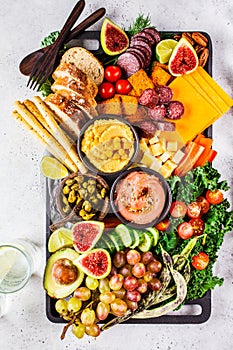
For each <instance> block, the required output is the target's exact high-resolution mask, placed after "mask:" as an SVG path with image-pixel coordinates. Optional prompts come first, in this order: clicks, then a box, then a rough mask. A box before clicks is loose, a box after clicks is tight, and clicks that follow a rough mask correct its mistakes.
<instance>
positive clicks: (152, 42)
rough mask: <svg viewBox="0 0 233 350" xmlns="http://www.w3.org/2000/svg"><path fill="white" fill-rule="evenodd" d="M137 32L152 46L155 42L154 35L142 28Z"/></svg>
mask: <svg viewBox="0 0 233 350" xmlns="http://www.w3.org/2000/svg"><path fill="white" fill-rule="evenodd" d="M138 34H140V36H142V37H144V38H146V39H147V40H148V41H149V45H150V46H153V45H154V44H155V43H156V40H155V38H154V36H153V35H152V34H150V33H147V32H145V31H144V29H143V30H142V31H141V32H139V33H138Z"/></svg>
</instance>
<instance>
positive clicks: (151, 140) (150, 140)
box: [149, 135, 159, 145]
mask: <svg viewBox="0 0 233 350" xmlns="http://www.w3.org/2000/svg"><path fill="white" fill-rule="evenodd" d="M157 142H159V138H158V136H157V135H155V136H154V137H152V138H151V139H149V144H150V145H154V144H155V143H157Z"/></svg>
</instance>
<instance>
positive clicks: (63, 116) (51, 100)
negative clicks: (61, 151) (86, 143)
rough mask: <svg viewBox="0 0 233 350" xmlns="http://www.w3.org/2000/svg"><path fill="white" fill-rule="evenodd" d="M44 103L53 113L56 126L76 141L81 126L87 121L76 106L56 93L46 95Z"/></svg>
mask: <svg viewBox="0 0 233 350" xmlns="http://www.w3.org/2000/svg"><path fill="white" fill-rule="evenodd" d="M45 103H46V104H47V105H48V106H49V108H50V109H51V110H52V111H53V112H54V115H55V118H56V121H57V122H58V124H59V125H60V126H61V127H62V128H63V129H64V130H65V131H66V132H67V133H68V134H69V136H70V137H71V138H72V139H74V140H76V139H77V137H78V135H79V132H80V130H81V128H82V126H83V125H84V124H85V122H86V121H87V118H86V117H85V116H84V114H83V112H82V111H81V110H80V109H79V108H78V106H77V105H75V104H74V103H73V102H72V101H70V100H68V99H67V98H65V97H63V96H61V95H60V94H57V93H55V94H50V95H48V96H47V97H46V98H45Z"/></svg>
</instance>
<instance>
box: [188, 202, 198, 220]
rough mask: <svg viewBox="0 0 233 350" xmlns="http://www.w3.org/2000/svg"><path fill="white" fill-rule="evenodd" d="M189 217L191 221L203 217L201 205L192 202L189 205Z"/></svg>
mask: <svg viewBox="0 0 233 350" xmlns="http://www.w3.org/2000/svg"><path fill="white" fill-rule="evenodd" d="M187 215H188V217H190V218H191V219H196V218H198V217H199V216H200V215H201V204H200V203H198V202H192V203H190V204H189V205H188V209H187Z"/></svg>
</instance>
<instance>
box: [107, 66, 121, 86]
mask: <svg viewBox="0 0 233 350" xmlns="http://www.w3.org/2000/svg"><path fill="white" fill-rule="evenodd" d="M121 74H122V72H121V69H120V67H118V66H108V67H107V68H105V70H104V77H105V79H106V80H107V81H110V82H111V83H115V82H116V81H117V80H119V79H120V78H121Z"/></svg>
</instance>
